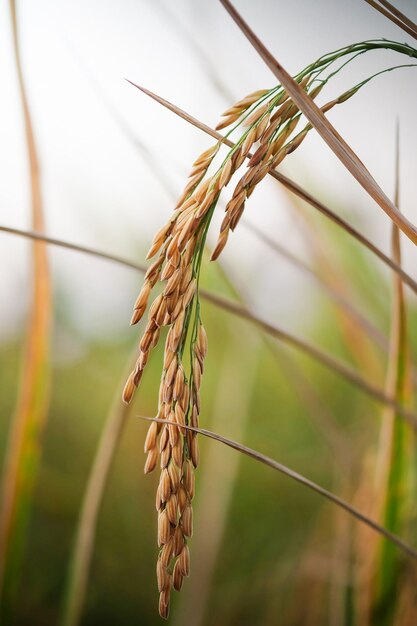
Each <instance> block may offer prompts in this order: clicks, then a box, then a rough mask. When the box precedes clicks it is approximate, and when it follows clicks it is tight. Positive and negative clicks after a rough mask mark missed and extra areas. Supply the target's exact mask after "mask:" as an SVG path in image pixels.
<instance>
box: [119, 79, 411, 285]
mask: <svg viewBox="0 0 417 626" xmlns="http://www.w3.org/2000/svg"><path fill="white" fill-rule="evenodd" d="M126 80H127V82H128V83H130V84H131V85H133V87H136V88H137V89H139V90H140V91H142V92H143V93H144V94H146V95H147V96H149V97H150V98H152V99H153V100H155V101H156V102H158V103H159V104H161V105H162V106H164V107H166V108H167V109H169V110H170V111H172V112H173V113H175V114H176V115H178V116H179V117H181V118H182V119H184V120H185V121H186V122H188V123H190V124H192V125H193V126H195V127H196V128H199V129H200V130H202V131H203V132H205V133H206V134H208V135H210V136H211V137H214V138H215V139H217V140H218V141H220V142H222V143H224V145H225V146H228V147H229V148H233V147H234V143H233V142H232V141H230V140H229V139H227V138H226V137H224V136H223V135H221V134H220V133H218V132H217V131H216V130H213V129H212V128H210V126H207V124H204V123H203V122H200V121H199V120H197V119H196V118H195V117H193V116H192V115H190V114H189V113H187V112H186V111H184V110H183V109H180V108H179V107H177V106H176V105H175V104H172V103H171V102H169V101H168V100H166V99H165V98H162V97H161V96H158V95H157V94H155V93H153V92H152V91H150V90H149V89H146V88H145V87H142V86H140V85H137V84H136V83H134V82H132V81H131V80H128V79H126ZM251 156H252V154H250V153H249V154H248V155H247V158H248V159H249V158H251ZM268 173H269V175H270V176H272V177H273V178H275V179H276V180H278V181H279V182H280V183H281V184H282V185H284V187H286V188H287V189H289V191H291V192H292V193H294V194H295V195H296V196H298V197H299V198H301V200H304V201H305V202H307V203H308V204H309V205H311V206H312V207H313V208H315V209H316V210H317V211H319V212H320V213H322V215H324V216H325V217H327V218H328V219H329V220H331V221H332V222H333V223H334V224H336V225H337V226H339V227H340V228H342V229H343V230H344V231H346V232H347V233H348V234H349V235H350V236H352V237H353V238H354V239H356V240H357V241H359V243H361V244H362V245H364V246H365V247H366V248H368V250H369V251H370V252H372V254H374V255H375V256H377V257H378V258H379V259H380V260H381V261H382V262H383V263H384V264H385V265H387V266H388V267H390V268H391V269H392V270H393V271H394V272H396V273H397V274H398V275H399V276H400V277H401V279H402V281H403V282H404V283H405V284H406V285H408V286H409V287H410V288H411V289H412V290H413V291H414V293H416V294H417V282H416V281H415V280H414V279H413V278H412V277H411V276H410V275H409V274H407V273H406V272H404V270H403V269H402V268H401V267H399V266H398V265H397V264H396V263H394V262H393V261H392V259H390V258H389V257H388V256H387V255H386V254H384V253H383V252H382V251H381V250H380V249H379V248H378V247H377V246H375V244H373V243H372V242H371V241H369V239H367V238H366V237H365V236H364V235H362V233H360V232H359V231H357V230H356V229H355V228H353V226H351V225H350V224H348V223H347V222H345V220H343V219H342V218H341V217H339V216H338V215H336V213H334V212H333V211H332V210H331V209H329V208H328V207H327V206H325V205H324V204H323V203H322V202H320V201H319V200H317V199H316V198H314V197H313V196H312V195H311V194H310V193H309V192H308V191H306V190H305V189H303V188H302V187H300V185H298V184H297V183H295V182H294V181H292V180H291V179H290V178H288V177H287V176H284V174H281V173H280V172H278V171H277V170H270V171H269V172H268Z"/></svg>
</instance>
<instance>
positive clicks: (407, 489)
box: [367, 130, 413, 621]
mask: <svg viewBox="0 0 417 626" xmlns="http://www.w3.org/2000/svg"><path fill="white" fill-rule="evenodd" d="M396 161H397V162H396V192H395V203H396V205H397V206H398V207H399V139H398V130H397V159H396ZM392 254H393V257H394V258H395V260H396V262H397V263H401V244H400V232H399V230H398V228H397V227H396V226H395V225H393V228H392ZM410 365H411V362H410V351H409V339H408V332H407V311H406V303H405V298H404V291H403V286H402V284H401V281H399V280H397V279H395V280H394V282H393V303H392V322H391V339H390V351H389V360H388V371H387V381H386V391H387V393H388V394H390V395H391V396H393V397H395V398H396V400H397V402H400V403H402V404H405V405H407V404H410V399H411V398H410V396H411V393H410V391H411V367H410ZM411 446H412V440H411V438H410V432H408V430H407V429H405V428H404V424H402V423H401V422H399V421H397V420H396V414H395V409H393V408H387V409H386V410H385V411H384V414H383V416H382V425H381V430H380V440H379V447H378V458H377V465H376V475H375V479H376V480H375V490H376V496H375V502H376V507H375V509H376V510H375V516H376V517H377V519H379V520H380V521H381V523H382V524H384V525H385V526H387V527H388V528H389V529H390V530H391V531H392V532H395V533H398V532H400V533H402V532H404V530H406V526H407V524H406V522H405V520H407V519H409V516H410V510H409V505H410V494H411V493H412V482H413V480H412V472H413V459H412V456H411V454H410V453H411ZM372 549H373V551H372ZM370 550H371V553H370V557H371V558H370V560H371V567H373V568H374V571H373V572H372V574H371V575H370V576H369V578H370V580H371V584H370V587H371V588H370V589H369V590H368V592H369V593H370V606H369V608H368V611H367V612H368V614H369V616H371V620H375V619H376V620H377V621H380V616H381V615H382V614H383V611H384V610H385V607H386V606H387V605H388V604H389V599H390V598H393V597H397V596H398V593H399V586H398V576H399V566H400V563H399V561H398V558H397V555H396V554H395V553H394V552H393V550H392V549H389V548H388V546H387V545H380V544H379V543H377V542H374V543H373V544H370ZM375 556H376V558H375ZM372 557H373V558H372ZM381 611H382V612H381Z"/></svg>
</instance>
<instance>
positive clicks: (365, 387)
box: [0, 227, 417, 428]
mask: <svg viewBox="0 0 417 626" xmlns="http://www.w3.org/2000/svg"><path fill="white" fill-rule="evenodd" d="M0 230H4V231H5V232H9V233H11V234H17V235H22V236H24V237H28V238H35V239H37V240H39V241H45V242H47V243H50V244H52V245H57V246H61V247H64V248H68V249H70V250H75V251H77V252H83V253H86V254H90V255H92V256H98V257H100V258H102V259H105V260H109V261H114V262H116V263H119V264H121V265H125V266H126V267H129V268H131V269H135V270H138V271H140V272H145V270H146V268H145V267H144V266H143V265H141V264H137V263H133V262H131V261H127V260H125V259H123V258H121V257H119V256H116V255H111V254H107V253H105V252H100V251H96V250H93V249H91V248H88V247H86V246H79V245H77V244H73V243H69V242H66V241H63V240H61V239H56V238H52V237H46V236H45V235H42V234H41V233H34V232H32V231H22V230H20V229H17V228H13V229H12V228H9V227H0ZM200 295H201V297H202V298H204V299H205V300H207V301H208V302H211V303H212V304H213V305H214V306H217V307H219V308H221V309H223V310H224V311H228V312H229V313H231V314H232V315H236V316H238V317H240V318H242V319H245V320H247V321H248V322H250V323H252V324H255V325H256V326H258V328H260V329H261V330H263V331H264V332H265V333H266V334H267V335H269V336H271V337H274V338H275V339H279V340H280V341H283V342H285V343H288V344H289V345H292V346H293V347H295V348H297V349H298V350H300V351H301V352H304V353H306V354H308V355H309V356H310V357H311V358H313V359H315V360H317V361H319V362H320V363H322V365H324V366H325V367H327V368H328V369H330V370H331V371H333V372H335V373H336V374H338V375H340V376H341V377H343V378H345V379H346V380H348V381H349V382H351V383H352V384H353V385H355V386H357V387H358V388H359V389H361V390H362V391H364V392H365V393H367V394H368V395H370V396H371V397H373V398H375V399H376V400H378V401H379V402H381V403H382V404H386V405H388V406H391V407H394V408H395V410H396V411H397V413H398V414H399V415H401V416H402V417H403V418H404V419H405V420H406V421H408V422H409V423H410V424H411V425H412V426H413V427H414V428H417V414H416V413H414V412H413V411H410V410H408V409H405V408H404V407H401V406H398V404H397V403H396V402H395V400H394V399H393V398H390V397H388V396H387V395H386V393H385V392H384V391H383V390H382V389H379V388H378V387H376V386H374V385H371V384H370V383H368V382H367V381H366V380H364V379H363V378H362V376H360V375H359V374H358V373H357V372H355V371H354V370H352V369H351V368H350V367H349V366H347V365H345V364H344V363H342V362H340V361H338V360H337V359H335V358H334V357H332V356H331V355H329V354H327V353H326V352H323V351H322V350H320V349H319V348H316V347H315V346H312V345H311V344H309V343H307V342H305V341H304V340H302V339H300V338H298V337H295V336H294V335H291V334H290V333H288V332H286V331H284V330H282V329H280V328H278V327H276V326H274V325H272V324H269V323H268V322H265V321H264V320H262V319H261V318H259V317H257V316H256V315H254V314H253V313H251V311H249V310H248V309H247V308H245V307H243V306H241V305H239V304H237V303H235V302H232V301H231V300H228V299H226V298H223V297H222V296H218V295H216V294H214V293H211V292H209V291H206V290H204V289H201V290H200Z"/></svg>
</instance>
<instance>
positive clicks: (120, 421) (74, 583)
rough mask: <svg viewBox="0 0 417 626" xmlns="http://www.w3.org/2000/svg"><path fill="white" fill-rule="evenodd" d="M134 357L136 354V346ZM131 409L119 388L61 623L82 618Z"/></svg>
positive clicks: (87, 495)
mask: <svg viewBox="0 0 417 626" xmlns="http://www.w3.org/2000/svg"><path fill="white" fill-rule="evenodd" d="M134 356H136V349H135V352H134ZM134 361H135V360H134V359H133V358H131V359H130V360H129V363H128V368H127V371H130V370H131V368H132V363H134ZM124 378H125V376H123V380H124ZM130 409H131V407H130V406H128V405H126V404H124V403H122V402H121V400H120V392H119V388H118V389H117V392H116V396H115V399H114V402H113V405H112V407H111V408H110V411H109V413H108V416H107V418H106V421H105V424H104V428H103V430H102V432H101V435H100V440H99V443H98V446H97V451H96V454H95V457H94V461H93V465H92V468H91V471H90V474H89V477H88V481H87V485H86V488H85V492H84V497H83V503H82V506H81V511H80V516H79V521H78V528H77V533H76V537H75V541H74V546H73V550H72V555H71V561H70V565H69V571H68V577H67V583H66V589H65V597H64V604H63V608H62V615H61V622H60V623H61V624H62V626H76V625H77V624H79V623H80V620H81V614H82V610H83V606H84V603H85V595H86V591H87V582H88V574H89V569H90V565H91V559H92V553H93V548H94V539H95V535H96V529H97V521H98V514H99V510H100V506H101V503H102V500H103V496H104V491H105V488H106V485H107V483H108V477H109V474H110V470H111V466H112V463H113V459H114V456H115V453H116V450H117V447H118V444H119V442H120V438H121V436H122V434H123V430H124V426H125V424H126V421H127V418H128V416H129V413H130Z"/></svg>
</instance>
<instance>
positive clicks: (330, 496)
mask: <svg viewBox="0 0 417 626" xmlns="http://www.w3.org/2000/svg"><path fill="white" fill-rule="evenodd" d="M138 417H139V418H140V419H143V420H147V421H150V422H152V421H155V422H160V423H162V424H174V425H175V422H170V421H169V420H163V419H159V418H156V417H145V416H142V415H138ZM185 428H186V429H188V430H192V431H193V432H196V433H198V434H200V435H204V436H205V437H210V439H214V440H215V441H219V442H220V443H223V444H224V445H226V446H229V447H230V448H233V449H234V450H237V451H238V452H241V453H242V454H245V455H246V456H249V457H251V458H252V459H255V460H256V461H259V462H260V463H263V464H264V465H267V466H268V467H271V468H272V469H275V470H277V471H278V472H281V474H284V475H285V476H288V477H289V478H291V479H292V480H294V481H296V482H298V483H300V484H301V485H304V486H305V487H307V488H308V489H310V490H311V491H315V492H316V493H318V494H320V495H321V496H323V497H324V498H326V499H327V500H330V501H331V502H333V504H336V505H337V506H339V507H341V508H342V509H344V510H345V511H347V512H348V513H350V515H352V516H353V517H355V518H356V519H357V520H359V521H360V522H362V523H363V524H366V525H367V526H369V527H370V528H372V529H373V530H374V531H375V532H377V533H379V534H380V535H383V536H384V537H385V538H386V539H388V540H389V541H391V542H393V543H394V544H395V545H397V546H398V547H399V548H400V549H401V550H402V551H403V552H405V553H406V554H408V555H409V556H411V557H412V558H413V559H417V550H415V549H414V548H413V547H412V546H410V545H408V544H407V543H406V542H405V541H403V540H402V539H401V538H400V537H397V536H396V535H394V534H393V533H391V532H389V531H388V530H387V529H386V528H383V527H382V526H380V525H379V524H378V523H377V522H375V521H374V520H372V519H370V518H369V517H367V516H366V515H364V514H363V513H361V511H359V510H358V509H356V508H355V507H353V506H352V505H350V504H349V503H348V502H346V501H345V500H343V499H342V498H339V496H337V495H336V494H334V493H332V492H331V491H328V490H327V489H325V488H324V487H321V486H320V485H318V484H317V483H315V482H313V481H312V480H310V479H309V478H306V477H305V476H303V475H302V474H299V473H298V472H295V471H294V470H292V469H290V468H289V467H287V466H286V465H283V464H282V463H279V462H278V461H275V460H274V459H271V458H270V457H268V456H266V455H264V454H262V453H261V452H258V451H257V450H253V449H252V448H249V447H248V446H244V445H242V444H240V443H237V442H236V441H233V440H232V439H227V438H226V437H223V436H222V435H219V434H217V433H213V432H211V431H210V430H206V429H205V428H193V427H192V426H185Z"/></svg>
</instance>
